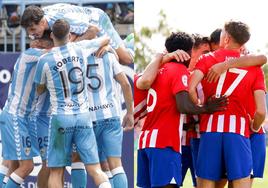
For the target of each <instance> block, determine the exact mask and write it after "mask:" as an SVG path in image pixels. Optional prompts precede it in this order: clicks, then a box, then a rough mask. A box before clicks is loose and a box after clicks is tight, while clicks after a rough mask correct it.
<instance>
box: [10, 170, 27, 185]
mask: <svg viewBox="0 0 268 188" xmlns="http://www.w3.org/2000/svg"><path fill="white" fill-rule="evenodd" d="M10 178H11V179H12V180H13V181H14V182H16V183H17V184H19V185H20V184H22V182H23V181H24V179H23V178H21V177H19V176H18V175H17V174H15V172H13V173H12V174H11V175H10Z"/></svg>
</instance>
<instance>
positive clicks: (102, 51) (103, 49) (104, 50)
mask: <svg viewBox="0 0 268 188" xmlns="http://www.w3.org/2000/svg"><path fill="white" fill-rule="evenodd" d="M107 52H111V53H112V54H114V56H115V57H116V59H117V61H119V57H118V55H117V53H116V51H115V50H114V49H113V48H112V46H110V45H106V46H103V47H101V48H100V49H99V50H98V51H97V52H96V57H99V58H101V57H102V56H103V55H104V54H105V53H107Z"/></svg>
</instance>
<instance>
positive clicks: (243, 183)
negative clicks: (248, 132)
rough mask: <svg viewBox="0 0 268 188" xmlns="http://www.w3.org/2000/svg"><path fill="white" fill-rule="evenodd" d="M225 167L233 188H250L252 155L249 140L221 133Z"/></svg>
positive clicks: (240, 136)
mask: <svg viewBox="0 0 268 188" xmlns="http://www.w3.org/2000/svg"><path fill="white" fill-rule="evenodd" d="M223 135H224V137H223V138H224V139H223V146H224V158H225V167H226V173H227V178H228V180H230V181H232V185H233V188H239V187H243V188H250V173H251V171H252V153H251V147H250V140H249V138H246V137H244V136H242V135H239V134H233V133H223Z"/></svg>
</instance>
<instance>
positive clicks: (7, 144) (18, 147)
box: [0, 111, 39, 160]
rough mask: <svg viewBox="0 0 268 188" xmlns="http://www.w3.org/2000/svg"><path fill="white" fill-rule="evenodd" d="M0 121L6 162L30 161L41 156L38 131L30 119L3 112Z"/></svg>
mask: <svg viewBox="0 0 268 188" xmlns="http://www.w3.org/2000/svg"><path fill="white" fill-rule="evenodd" d="M0 119H1V121H2V125H1V136H2V147H3V152H2V156H3V158H4V159H5V160H29V159H32V158H33V157H36V156H38V155H39V152H38V150H37V148H36V140H37V138H36V131H35V127H34V123H33V122H32V121H31V119H30V117H19V116H15V115H13V114H9V113H7V112H5V111H3V112H2V114H1V118H0Z"/></svg>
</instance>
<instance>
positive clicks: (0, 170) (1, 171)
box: [0, 165, 8, 175]
mask: <svg viewBox="0 0 268 188" xmlns="http://www.w3.org/2000/svg"><path fill="white" fill-rule="evenodd" d="M7 172H8V168H7V167H6V166H4V165H0V174H4V175H6V174H7Z"/></svg>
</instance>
